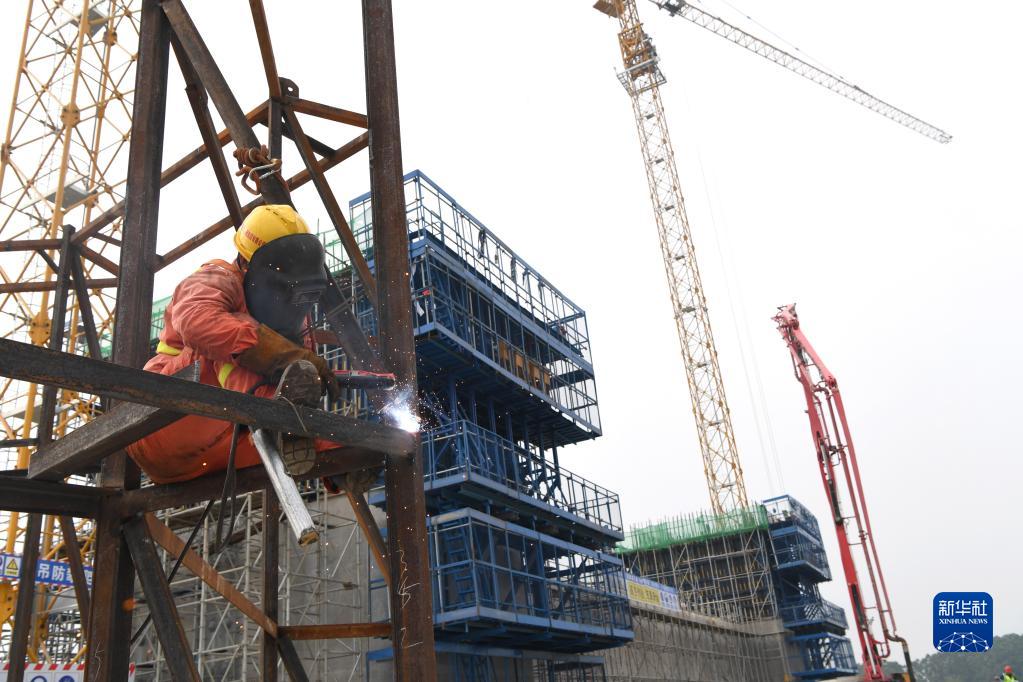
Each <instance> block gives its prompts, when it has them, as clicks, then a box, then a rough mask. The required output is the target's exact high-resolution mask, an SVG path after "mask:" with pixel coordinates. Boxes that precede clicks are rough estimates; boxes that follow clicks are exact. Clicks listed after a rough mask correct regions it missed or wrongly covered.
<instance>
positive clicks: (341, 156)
mask: <svg viewBox="0 0 1023 682" xmlns="http://www.w3.org/2000/svg"><path fill="white" fill-rule="evenodd" d="M368 145H369V133H363V134H362V135H359V136H358V137H357V138H355V139H354V140H352V141H351V142H348V143H347V144H345V145H343V146H341V147H338V148H337V149H336V150H335V151H334V153H333V155H331V156H329V157H325V158H324V159H322V160H321V161H320V168H322V169H323V170H324V171H327V170H330V169H331V168H333V167H334V166H336V165H338V164H339V163H341V162H342V161H344V160H345V159H348V158H350V157H352V156H354V155H355V154H358V153H359V152H361V151H362V150H363V149H365V148H366V147H367V146H368ZM309 179H310V175H309V171H308V170H302V171H299V172H298V173H295V175H293V176H291V177H290V178H288V186H289V187H290V188H291V189H293V190H295V189H298V188H299V187H301V186H302V185H304V184H306V183H307V182H309ZM263 203H264V202H263V199H262V197H260V198H258V199H253V200H252V201H250V202H249V203H247V204H245V206H243V207H242V214H244V215H247V214H248V213H249V212H250V211H251V210H252V209H254V208H255V207H256V206H259V205H261V204H263ZM229 229H231V218H230V217H226V218H221V219H220V220H218V221H217V222H215V223H213V224H212V225H210V226H209V227H207V228H206V229H205V230H203V231H202V232H200V233H199V234H197V235H195V236H194V237H191V238H189V239H187V240H186V241H184V242H182V243H181V244H178V245H177V246H175V247H174V248H173V249H171V250H170V251H168V252H167V253H165V254H164V255H162V256H158V257H157V261H158V267H159V268H160V269H162V268H165V267H167V266H168V265H170V264H171V263H173V262H175V261H176V260H178V259H179V258H181V257H182V256H185V255H187V254H189V253H191V252H192V251H194V250H195V249H197V248H199V247H200V246H202V245H203V244H205V243H206V242H208V241H210V240H211V239H213V238H214V237H216V236H217V235H219V234H220V233H221V232H224V231H225V230H229ZM0 293H3V292H2V291H0Z"/></svg>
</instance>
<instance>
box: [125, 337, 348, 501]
mask: <svg viewBox="0 0 1023 682" xmlns="http://www.w3.org/2000/svg"><path fill="white" fill-rule="evenodd" d="M198 360H199V362H200V363H201V365H200V366H201V372H200V376H199V381H200V382H201V383H204V384H208V385H211V386H222V387H223V388H226V389H229V390H232V391H239V392H248V391H250V390H252V389H253V387H255V386H259V385H260V384H263V383H264V382H266V378H265V377H263V376H261V375H259V374H256V373H255V372H252V371H250V370H247V369H245V368H244V367H237V366H235V365H232V364H230V363H226V362H218V361H213V360H208V359H206V358H199V359H198ZM194 361H195V358H194V357H193V356H192V354H191V352H190V351H189V350H188V349H185V350H184V351H183V352H182V353H181V354H180V355H176V356H166V355H157V356H156V357H155V358H153V359H152V360H150V361H149V362H148V363H147V364H146V369H147V370H149V371H153V372H158V373H159V374H166V375H171V374H174V373H175V372H177V371H179V370H181V369H184V368H185V367H187V366H188V365H189V364H191V363H192V362H194ZM274 390H275V387H274V386H270V385H264V386H259V388H256V389H255V391H253V395H256V396H259V397H262V398H269V397H272V396H273V394H274ZM233 431H234V425H233V424H232V423H231V422H226V421H221V420H219V419H210V418H209V417H198V416H195V415H189V416H187V417H184V418H182V419H179V420H178V421H176V422H174V423H173V424H170V425H169V426H165V427H164V428H162V429H160V430H159V431H156V432H154V433H151V434H150V435H148V436H146V437H145V438H143V439H141V440H139V441H136V442H135V443H132V444H131V445H129V446H128V448H127V451H128V454H129V455H130V456H131V458H132V459H133V460H135V463H136V464H138V465H139V467H140V468H141V469H142V470H143V471H145V472H146V474H147V475H148V476H149V478H151V479H152V480H153V482H155V483H175V482H178V481H187V480H190V479H193V478H197V477H199V476H202V475H204V474H208V473H211V472H214V471H223V470H224V469H226V468H227V460H228V455H229V454H230V450H231V434H232V432H233ZM337 447H340V445H339V444H337V443H331V442H329V441H321V440H317V441H316V450H317V451H323V450H329V449H331V448H337ZM259 463H260V460H259V453H257V452H256V447H255V445H253V443H252V436H251V435H250V434H249V433H248V431H247V430H243V431H242V435H241V436H240V437H239V438H238V448H237V451H236V453H235V467H236V468H237V469H244V468H246V467H250V466H255V465H257V464H259Z"/></svg>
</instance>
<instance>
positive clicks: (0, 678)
mask: <svg viewBox="0 0 1023 682" xmlns="http://www.w3.org/2000/svg"><path fill="white" fill-rule="evenodd" d="M10 669H11V664H10V663H5V664H4V666H3V668H2V669H0V682H7V673H8V672H9V671H10ZM84 679H85V664H84V663H26V664H25V682H82V680H84ZM128 682H135V664H134V663H132V664H131V665H130V666H129V667H128Z"/></svg>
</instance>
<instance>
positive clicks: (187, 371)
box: [28, 363, 199, 481]
mask: <svg viewBox="0 0 1023 682" xmlns="http://www.w3.org/2000/svg"><path fill="white" fill-rule="evenodd" d="M174 377H175V378H177V379H183V380H185V381H191V382H198V381H199V363H194V364H192V365H189V366H188V367H185V368H184V369H182V370H181V371H180V372H177V373H176V374H174ZM184 416H185V415H183V414H181V413H180V412H173V411H170V410H162V409H160V408H157V407H150V406H148V405H137V404H135V403H122V404H120V405H118V406H116V407H114V408H113V409H112V410H110V411H109V412H107V413H106V414H103V415H101V416H99V417H97V418H96V419H93V420H92V421H90V422H89V423H88V424H84V425H83V426H81V427H80V428H77V429H75V430H74V431H72V432H70V433H68V434H67V435H65V436H64V437H63V438H61V439H60V440H58V441H57V442H56V443H49V444H47V445H43V446H42V447H40V448H39V449H38V450H36V452H35V453H34V454H33V455H32V459H31V460H29V465H28V476H29V478H33V479H41V480H55V481H58V480H61V479H63V478H67V477H68V476H71V475H72V474H76V473H81V472H82V471H83V470H84V469H86V468H87V467H90V466H92V465H94V464H96V463H97V462H99V461H100V460H102V458H103V457H106V456H107V455H109V454H112V453H114V452H116V451H118V450H120V449H122V448H125V447H127V446H129V445H131V444H132V443H134V442H135V441H137V440H139V439H141V438H145V437H146V436H148V435H149V434H151V433H153V432H154V431H158V430H160V429H162V428H163V427H164V426H167V425H168V424H173V423H174V422H175V421H177V420H178V419H181V418H182V417H184Z"/></svg>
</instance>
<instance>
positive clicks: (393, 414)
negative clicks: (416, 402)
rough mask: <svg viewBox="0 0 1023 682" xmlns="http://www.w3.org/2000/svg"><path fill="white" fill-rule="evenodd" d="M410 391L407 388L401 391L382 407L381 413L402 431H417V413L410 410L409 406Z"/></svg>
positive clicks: (418, 424)
mask: <svg viewBox="0 0 1023 682" xmlns="http://www.w3.org/2000/svg"><path fill="white" fill-rule="evenodd" d="M411 397H412V396H411V392H409V391H407V390H403V391H401V392H400V393H399V394H398V396H397V397H396V398H395V399H394V400H392V401H391V402H390V403H388V405H387V407H385V408H384V409H383V413H384V414H385V415H387V417H388V418H389V419H390V421H391V423H392V424H394V425H395V426H397V427H398V428H399V429H401V430H403V431H408V432H409V433H418V432H419V426H420V423H419V415H417V414H416V413H415V412H413V411H412V406H411V404H410V403H411V400H410V399H411Z"/></svg>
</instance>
